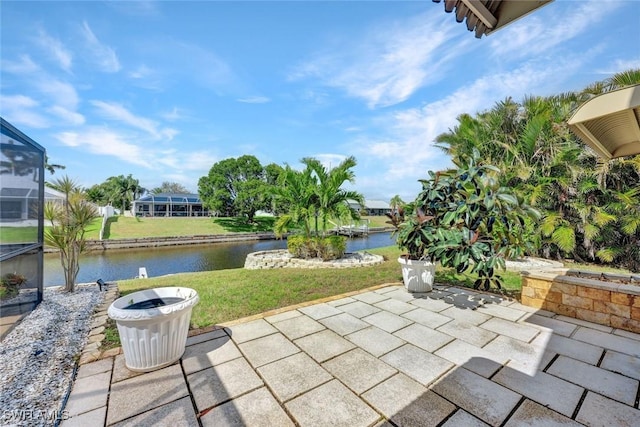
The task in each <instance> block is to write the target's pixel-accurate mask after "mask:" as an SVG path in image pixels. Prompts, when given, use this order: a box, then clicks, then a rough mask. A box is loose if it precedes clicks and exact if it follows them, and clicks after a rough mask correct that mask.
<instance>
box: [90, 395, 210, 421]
mask: <svg viewBox="0 0 640 427" xmlns="http://www.w3.org/2000/svg"><path fill="white" fill-rule="evenodd" d="M86 425H87V426H88V425H92V424H86ZM93 425H95V424H93ZM160 425H162V426H180V427H182V426H184V427H198V419H197V418H196V413H195V410H194V409H193V404H192V403H191V399H190V398H189V397H183V398H182V399H180V400H176V401H175V402H171V403H168V404H166V405H162V406H160V407H158V408H156V409H152V410H150V411H148V412H144V413H142V414H140V415H136V416H135V417H133V418H128V419H126V420H124V421H120V422H119V423H117V424H114V425H113V427H137V426H160Z"/></svg>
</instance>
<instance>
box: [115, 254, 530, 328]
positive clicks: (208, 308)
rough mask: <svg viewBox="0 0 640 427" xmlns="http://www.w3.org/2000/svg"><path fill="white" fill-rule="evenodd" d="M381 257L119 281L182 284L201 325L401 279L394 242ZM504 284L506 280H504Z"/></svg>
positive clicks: (124, 284) (441, 273)
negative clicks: (369, 263)
mask: <svg viewBox="0 0 640 427" xmlns="http://www.w3.org/2000/svg"><path fill="white" fill-rule="evenodd" d="M368 252H371V253H376V254H380V255H383V256H384V257H385V262H384V263H382V264H381V265H376V266H373V267H362V268H347V269H313V270H311V269H288V268H287V269H274V270H245V269H243V268H238V269H230V270H217V271H206V272H198V273H181V274H175V275H171V276H163V277H155V278H149V279H132V280H123V281H119V282H118V287H119V289H120V292H121V293H122V294H123V295H124V294H127V293H130V292H135V291H139V290H143V289H148V288H156V287H162V286H185V287H189V288H193V289H195V290H196V291H197V292H198V294H199V295H200V303H199V304H198V305H197V306H196V307H195V309H194V311H193V317H192V319H191V324H192V326H194V327H197V328H200V327H205V326H211V325H215V324H217V323H222V322H227V321H230V320H234V319H238V318H241V317H245V316H250V315H254V314H258V313H262V312H265V311H269V310H273V309H277V308H281V307H286V306H289V305H293V304H298V303H302V302H306V301H312V300H316V299H319V298H325V297H330V296H333V295H338V294H342V293H345V292H351V291H358V290H362V289H366V288H369V287H371V286H376V285H382V284H385V283H399V282H401V281H402V273H401V270H400V265H399V264H398V262H397V258H398V256H399V255H400V250H399V249H398V248H396V247H394V246H389V247H385V248H378V249H371V250H369V251H368ZM504 276H505V281H506V284H505V288H506V289H509V290H519V289H520V282H519V280H520V276H519V274H518V273H512V272H505V273H504ZM436 280H437V282H438V283H450V284H457V285H463V286H464V285H465V284H467V285H468V286H471V284H472V283H473V279H467V280H466V281H465V280H464V279H463V276H462V275H453V274H452V273H451V272H450V271H446V270H441V269H438V271H437V272H436ZM507 283H508V284H507Z"/></svg>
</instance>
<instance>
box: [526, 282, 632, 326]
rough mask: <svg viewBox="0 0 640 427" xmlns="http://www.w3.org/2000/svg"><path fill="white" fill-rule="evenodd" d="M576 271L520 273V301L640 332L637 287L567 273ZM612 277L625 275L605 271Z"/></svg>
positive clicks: (532, 305) (590, 320)
mask: <svg viewBox="0 0 640 427" xmlns="http://www.w3.org/2000/svg"><path fill="white" fill-rule="evenodd" d="M567 272H572V273H575V270H568V269H552V270H541V271H524V272H522V304H524V305H528V306H530V307H535V308H540V309H543V310H548V311H552V312H554V313H558V314H562V315H564V316H568V317H574V318H577V319H582V320H586V321H589V322H593V323H598V324H601V325H605V326H611V327H614V328H619V329H624V330H627V331H631V332H635V333H640V286H638V285H632V284H625V283H619V282H609V281H601V280H595V279H594V278H593V277H592V276H591V277H589V275H588V273H587V274H585V276H587V277H574V276H567V275H565V273H567ZM607 276H608V277H611V278H612V279H616V278H618V279H624V278H626V279H629V277H628V276H626V277H625V276H621V275H614V274H607Z"/></svg>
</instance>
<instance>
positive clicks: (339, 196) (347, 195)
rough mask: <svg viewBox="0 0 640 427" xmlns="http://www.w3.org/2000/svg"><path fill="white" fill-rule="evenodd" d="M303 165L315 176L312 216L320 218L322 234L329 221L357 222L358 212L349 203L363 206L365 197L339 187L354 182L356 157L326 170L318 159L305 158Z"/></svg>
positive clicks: (316, 227) (348, 158) (316, 225)
mask: <svg viewBox="0 0 640 427" xmlns="http://www.w3.org/2000/svg"><path fill="white" fill-rule="evenodd" d="M302 163H303V164H305V165H306V167H307V169H309V170H310V171H311V173H312V176H313V177H314V184H315V188H314V189H313V194H314V196H315V197H313V207H314V209H315V211H314V216H315V217H316V221H317V218H320V219H321V224H322V234H324V233H325V232H326V230H327V222H328V220H329V218H336V219H346V220H357V219H359V218H360V216H359V214H358V212H357V211H356V210H355V209H353V208H352V207H351V206H350V205H349V202H350V201H354V202H356V203H358V204H359V205H360V206H364V196H363V195H362V194H360V193H358V192H357V191H353V190H345V189H343V188H342V186H343V185H344V184H345V183H347V182H349V183H354V182H355V173H354V172H353V170H352V168H354V167H355V166H356V164H357V162H356V159H355V157H353V156H351V157H347V158H346V159H344V160H343V161H342V162H340V163H339V164H338V166H336V167H333V168H330V169H328V168H327V167H326V166H324V165H323V164H322V162H320V161H319V160H318V159H315V158H313V157H305V158H304V159H302ZM315 232H316V235H317V234H319V229H318V224H317V222H316V224H315Z"/></svg>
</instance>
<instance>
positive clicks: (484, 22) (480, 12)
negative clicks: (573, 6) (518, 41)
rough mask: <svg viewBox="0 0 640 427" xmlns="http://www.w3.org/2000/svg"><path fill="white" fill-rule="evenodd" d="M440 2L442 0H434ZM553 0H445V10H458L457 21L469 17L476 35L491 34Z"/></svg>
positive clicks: (470, 27) (470, 26)
mask: <svg viewBox="0 0 640 427" xmlns="http://www.w3.org/2000/svg"><path fill="white" fill-rule="evenodd" d="M433 1H434V2H435V3H440V2H441V1H442V0H433ZM552 1H553V0H444V10H445V11H446V12H448V13H449V12H453V10H454V9H455V10H456V21H458V22H462V21H463V20H464V19H465V18H466V19H467V28H468V29H469V31H475V33H476V37H477V38H480V37H482V35H483V34H487V35H488V34H490V33H492V32H494V31H496V30H499V29H500V28H502V27H504V26H505V25H507V24H509V23H511V22H513V21H515V20H516V19H519V18H522V17H523V16H525V15H527V14H529V13H531V12H533V11H534V10H536V9H538V8H540V7H542V6H544V5H546V4H547V3H551V2H552Z"/></svg>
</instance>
